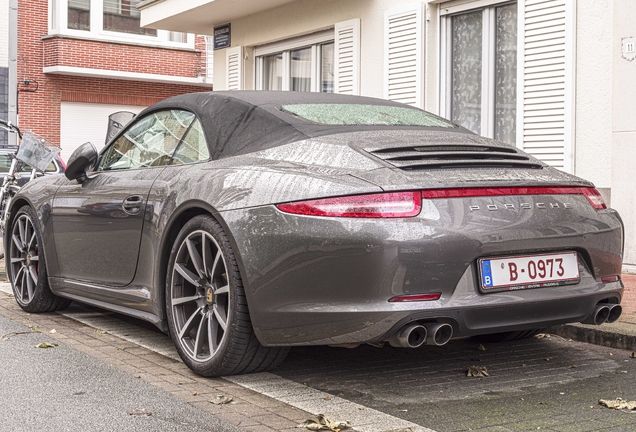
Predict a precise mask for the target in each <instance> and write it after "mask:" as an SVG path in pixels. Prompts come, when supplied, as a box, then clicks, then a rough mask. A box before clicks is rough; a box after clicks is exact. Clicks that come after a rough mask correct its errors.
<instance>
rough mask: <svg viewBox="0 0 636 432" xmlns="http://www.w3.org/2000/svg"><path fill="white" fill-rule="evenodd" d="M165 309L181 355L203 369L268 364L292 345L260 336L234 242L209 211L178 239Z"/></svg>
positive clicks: (224, 371) (244, 369) (226, 371)
mask: <svg viewBox="0 0 636 432" xmlns="http://www.w3.org/2000/svg"><path fill="white" fill-rule="evenodd" d="M166 312H167V316H168V327H169V330H170V336H171V337H172V340H173V342H174V344H175V346H176V348H177V351H178V352H179V355H180V356H181V358H182V359H183V361H184V363H185V364H186V365H188V367H189V368H190V369H192V370H193V371H194V372H196V373H198V374H199V375H203V376H223V375H232V374H241V373H250V372H261V371H264V370H269V369H272V368H274V367H276V366H278V365H279V364H280V363H281V362H282V361H283V360H284V359H285V356H286V355H287V352H288V351H289V348H266V347H264V346H262V345H261V344H260V343H259V341H258V339H257V338H256V335H255V334H254V330H253V328H252V323H251V320H250V315H249V311H248V308H247V299H246V298H245V292H244V290H243V282H242V279H241V275H240V273H239V269H238V265H237V263H236V258H235V257H234V253H233V251H232V248H231V246H230V242H229V241H228V239H227V236H226V235H225V233H224V232H223V229H222V228H221V226H220V225H219V223H218V222H217V221H216V220H214V219H213V218H211V217H210V216H197V217H195V218H193V219H191V220H190V221H189V222H188V223H186V224H185V225H184V227H183V228H182V229H181V231H180V232H179V235H178V236H177V238H176V240H175V242H174V245H173V247H172V251H171V254H170V258H169V261H168V272H167V275H166Z"/></svg>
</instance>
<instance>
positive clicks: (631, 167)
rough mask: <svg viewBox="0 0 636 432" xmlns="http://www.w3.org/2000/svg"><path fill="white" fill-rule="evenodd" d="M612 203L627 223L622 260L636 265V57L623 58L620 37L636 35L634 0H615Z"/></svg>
mask: <svg viewBox="0 0 636 432" xmlns="http://www.w3.org/2000/svg"><path fill="white" fill-rule="evenodd" d="M613 3H614V11H613V15H614V22H613V26H612V28H613V30H614V34H613V42H612V44H613V46H612V65H613V107H614V110H613V118H612V120H613V132H612V161H613V163H612V167H613V169H612V173H611V174H612V176H611V178H612V207H614V208H615V209H616V210H618V211H619V212H620V214H621V217H622V218H623V222H624V223H625V227H626V229H625V257H624V259H623V262H624V263H626V264H631V265H636V180H635V178H634V176H635V175H636V60H633V61H628V60H626V59H623V58H622V46H621V39H622V38H624V37H636V19H635V18H634V17H635V16H636V10H635V6H636V4H635V2H634V0H614V2H613Z"/></svg>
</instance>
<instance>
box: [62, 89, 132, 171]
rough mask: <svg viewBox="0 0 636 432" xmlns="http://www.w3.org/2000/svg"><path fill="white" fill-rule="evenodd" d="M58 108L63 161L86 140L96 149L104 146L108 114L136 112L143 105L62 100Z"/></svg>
mask: <svg viewBox="0 0 636 432" xmlns="http://www.w3.org/2000/svg"><path fill="white" fill-rule="evenodd" d="M60 108H61V116H60V123H61V124H60V147H61V148H62V153H61V156H62V159H63V160H64V162H67V161H68V157H69V156H70V155H71V153H73V151H74V150H75V149H76V148H78V147H79V146H80V145H82V144H84V143H85V142H87V141H90V142H92V143H93V144H94V145H95V148H97V150H98V151H99V150H101V149H102V147H104V140H105V139H106V130H107V129H108V116H109V115H110V114H112V113H114V112H117V111H130V112H134V113H135V114H137V113H139V112H140V111H141V110H142V109H143V108H144V107H140V106H130V105H109V104H95V103H83V102H62V104H61V107H60Z"/></svg>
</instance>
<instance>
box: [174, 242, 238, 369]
mask: <svg viewBox="0 0 636 432" xmlns="http://www.w3.org/2000/svg"><path fill="white" fill-rule="evenodd" d="M171 277H172V279H171V283H170V293H169V295H170V303H169V304H170V307H171V309H172V317H173V318H172V319H173V324H174V328H175V329H176V333H177V334H176V338H177V340H178V341H179V344H180V345H181V347H182V348H183V351H184V352H185V354H186V355H187V356H188V357H190V358H191V359H192V360H194V361H196V362H205V361H207V360H209V359H211V358H212V357H214V355H215V354H216V352H217V351H218V350H219V346H220V345H221V343H222V342H223V338H224V337H225V335H226V333H227V326H228V322H229V316H230V288H229V284H228V277H227V268H226V263H225V257H224V256H223V253H222V251H221V248H220V247H219V244H218V243H217V242H216V240H215V239H214V238H213V237H212V236H211V235H210V234H209V233H208V232H206V231H203V230H197V231H193V232H192V233H190V234H189V235H188V236H187V237H186V238H185V239H184V240H183V241H182V242H181V244H180V245H179V249H178V252H177V255H176V260H175V263H174V268H173V270H172V275H171Z"/></svg>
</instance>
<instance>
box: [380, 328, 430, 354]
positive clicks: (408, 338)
mask: <svg viewBox="0 0 636 432" xmlns="http://www.w3.org/2000/svg"><path fill="white" fill-rule="evenodd" d="M426 334H427V331H426V328H425V327H424V326H423V325H420V324H408V325H406V326H404V327H402V328H401V329H400V330H398V331H397V332H396V333H395V334H394V335H393V336H391V338H390V339H389V343H390V344H391V346H392V347H395V348H418V347H421V346H422V345H424V342H426Z"/></svg>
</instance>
